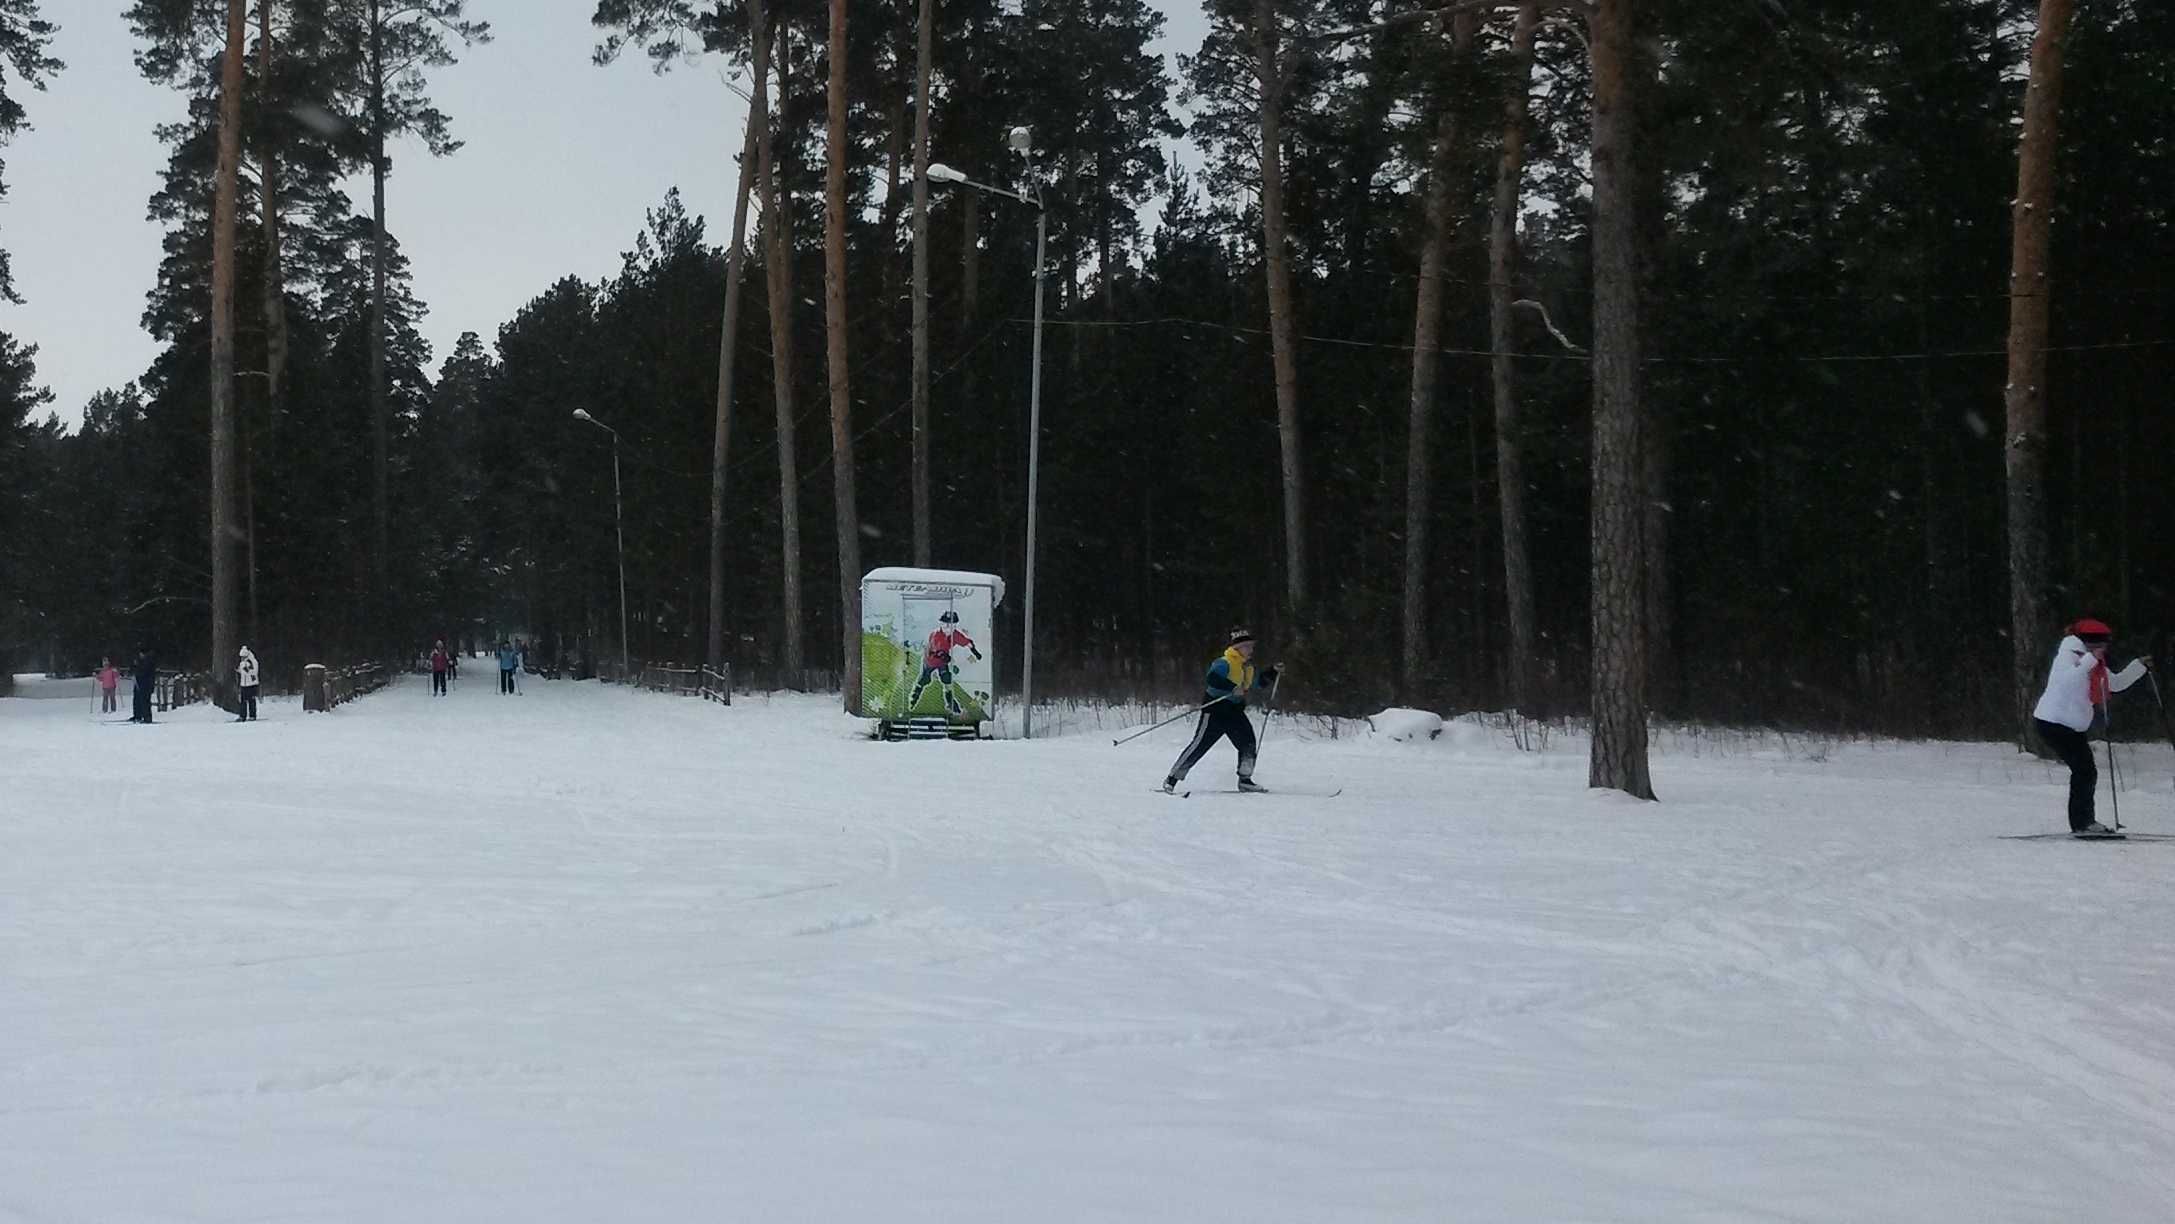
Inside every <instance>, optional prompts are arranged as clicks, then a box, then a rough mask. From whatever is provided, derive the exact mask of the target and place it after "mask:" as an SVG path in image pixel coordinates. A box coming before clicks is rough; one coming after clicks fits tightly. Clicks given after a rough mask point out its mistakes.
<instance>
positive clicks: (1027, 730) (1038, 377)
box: [927, 127, 1050, 739]
mask: <svg viewBox="0 0 2175 1224" xmlns="http://www.w3.org/2000/svg"><path fill="white" fill-rule="evenodd" d="M1005 140H1006V143H1007V144H1008V145H1010V146H1011V148H1012V151H1013V152H1015V153H1018V154H1020V155H1021V156H1023V157H1025V158H1026V159H1027V181H1028V184H1029V186H1030V188H1031V190H1032V191H1033V192H1034V194H1033V195H1028V194H1026V193H1023V192H1018V191H1007V190H1005V189H1004V188H1002V187H992V186H990V185H989V184H987V183H977V182H975V181H974V180H973V179H970V178H968V177H967V176H966V175H964V174H961V173H960V172H959V171H957V170H954V169H952V168H951V167H950V166H947V165H944V164H942V163H940V162H939V163H931V165H930V166H929V169H928V171H927V174H928V177H929V181H930V182H933V183H958V184H960V185H961V186H965V187H972V188H974V189H975V190H977V191H986V192H990V193H992V194H995V195H1001V196H1004V197H1006V198H1008V199H1013V200H1018V201H1019V202H1020V203H1022V204H1025V205H1027V206H1029V207H1030V208H1033V209H1034V210H1035V333H1034V335H1035V340H1034V364H1033V373H1032V374H1031V375H1030V376H1029V381H1028V393H1027V607H1026V611H1025V613H1024V618H1023V619H1024V620H1025V622H1026V623H1025V625H1024V627H1023V628H1022V629H1021V631H1020V735H1021V737H1022V738H1024V739H1033V738H1034V737H1035V517H1036V516H1035V510H1036V507H1037V505H1038V503H1039V502H1040V500H1041V499H1040V497H1039V496H1038V493H1039V492H1040V490H1041V480H1042V282H1043V279H1044V271H1045V267H1046V265H1047V263H1048V259H1047V251H1048V247H1049V241H1050V213H1049V210H1048V209H1046V208H1044V207H1043V204H1042V180H1041V178H1040V176H1038V175H1037V174H1036V173H1035V155H1034V141H1033V137H1032V136H1031V135H1030V134H1029V132H1028V130H1027V129H1026V128H1023V127H1016V128H1013V129H1012V131H1011V134H1010V135H1009V136H1007V137H1006V138H1005Z"/></svg>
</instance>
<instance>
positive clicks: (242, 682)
mask: <svg viewBox="0 0 2175 1224" xmlns="http://www.w3.org/2000/svg"><path fill="white" fill-rule="evenodd" d="M234 685H235V707H234V721H235V722H255V721H257V656H256V655H254V654H251V653H250V652H249V647H247V646H244V647H242V652H241V654H239V655H238V656H236V657H235V660H234Z"/></svg>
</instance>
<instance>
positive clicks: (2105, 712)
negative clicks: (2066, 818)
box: [2099, 702, 2122, 833]
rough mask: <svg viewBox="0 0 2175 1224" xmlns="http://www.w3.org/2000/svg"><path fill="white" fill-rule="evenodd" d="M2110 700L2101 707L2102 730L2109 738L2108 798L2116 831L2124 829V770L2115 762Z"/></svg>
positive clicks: (2113, 720) (2111, 704)
mask: <svg viewBox="0 0 2175 1224" xmlns="http://www.w3.org/2000/svg"><path fill="white" fill-rule="evenodd" d="M2113 704H2114V703H2113V702H2108V703H2107V704H2105V705H2102V706H2100V708H2099V725H2100V731H2101V732H2102V733H2103V734H2104V736H2105V738H2106V740H2107V799H2108V802H2109V804H2111V805H2112V807H2113V811H2114V817H2115V832H2117V833H2120V832H2121V831H2122V770H2121V768H2120V767H2119V766H2117V765H2116V764H2115V717H2114V711H2113V709H2112V708H2111V707H2112V706H2113Z"/></svg>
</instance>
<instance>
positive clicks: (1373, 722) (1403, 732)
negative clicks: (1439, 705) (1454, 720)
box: [1367, 710, 1442, 742]
mask: <svg viewBox="0 0 2175 1224" xmlns="http://www.w3.org/2000/svg"><path fill="white" fill-rule="evenodd" d="M1367 727H1368V729H1369V730H1370V731H1372V732H1373V733H1374V734H1376V735H1379V736H1382V737H1383V738H1385V739H1393V740H1398V741H1400V742H1404V741H1410V740H1423V739H1435V738H1437V737H1439V736H1440V735H1441V734H1442V716H1441V715H1440V714H1430V713H1429V712H1427V711H1426V710H1384V711H1382V712H1381V713H1380V714H1376V715H1373V716H1372V717H1370V718H1368V719H1367Z"/></svg>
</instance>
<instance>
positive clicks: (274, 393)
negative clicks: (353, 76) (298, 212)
mask: <svg viewBox="0 0 2175 1224" xmlns="http://www.w3.org/2000/svg"><path fill="white" fill-rule="evenodd" d="M272 4H273V0H258V4H257V92H258V99H257V103H258V107H259V109H260V110H261V111H262V112H263V113H262V115H261V116H260V120H259V121H260V122H261V123H262V124H263V130H264V150H263V152H262V154H261V155H260V156H259V157H258V159H257V161H258V171H259V177H260V179H261V180H262V181H261V182H259V183H258V185H257V186H258V192H259V195H260V197H261V202H262V211H263V228H264V370H265V428H266V431H267V432H270V431H271V430H272V429H275V428H277V422H278V420H279V415H280V405H281V399H280V393H281V385H282V383H283V382H284V380H285V378H286V373H287V283H286V271H285V267H284V264H283V258H282V253H281V251H280V237H279V141H278V136H277V132H276V130H275V127H274V125H275V124H277V123H278V122H279V120H278V118H277V117H276V115H275V113H274V110H273V101H272V99H273V90H272V71H273V53H272Z"/></svg>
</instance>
